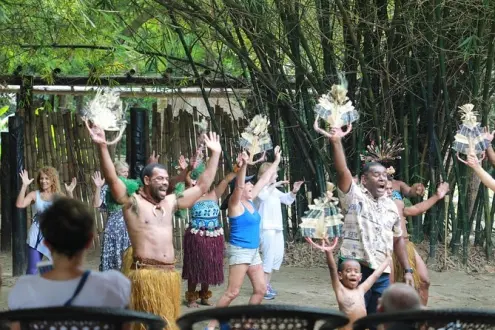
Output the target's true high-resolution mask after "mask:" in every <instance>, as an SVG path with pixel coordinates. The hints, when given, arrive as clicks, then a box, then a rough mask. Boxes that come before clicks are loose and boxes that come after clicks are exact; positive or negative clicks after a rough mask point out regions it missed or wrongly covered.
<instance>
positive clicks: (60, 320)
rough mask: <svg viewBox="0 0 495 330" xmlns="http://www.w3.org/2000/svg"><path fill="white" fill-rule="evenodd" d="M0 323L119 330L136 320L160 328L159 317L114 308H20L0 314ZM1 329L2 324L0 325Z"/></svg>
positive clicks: (48, 329) (55, 329)
mask: <svg viewBox="0 0 495 330" xmlns="http://www.w3.org/2000/svg"><path fill="white" fill-rule="evenodd" d="M0 322H1V323H3V324H4V325H5V324H6V323H7V322H19V323H20V326H21V330H96V329H98V330H120V329H122V326H123V325H124V324H126V323H131V322H135V323H140V324H142V325H144V326H146V327H147V328H148V329H150V330H161V329H163V328H165V327H166V322H165V321H164V320H163V319H162V318H161V317H159V316H156V315H152V314H148V313H142V312H136V311H131V310H128V309H118V308H94V307H53V308H36V309H20V310H13V311H6V312H1V313H0ZM2 329H3V327H2Z"/></svg>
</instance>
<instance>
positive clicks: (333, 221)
mask: <svg viewBox="0 0 495 330" xmlns="http://www.w3.org/2000/svg"><path fill="white" fill-rule="evenodd" d="M334 188H335V186H334V185H333V183H331V182H327V192H326V194H325V195H324V196H322V197H321V198H315V199H314V200H313V204H312V205H309V211H306V212H305V214H304V216H303V217H301V220H302V223H301V224H299V228H300V230H301V235H302V236H303V237H305V238H308V239H323V238H330V239H333V238H337V237H341V236H342V225H343V222H342V219H343V218H344V216H343V215H342V213H341V211H340V209H339V208H338V207H337V205H338V203H339V200H338V198H336V197H333V190H334Z"/></svg>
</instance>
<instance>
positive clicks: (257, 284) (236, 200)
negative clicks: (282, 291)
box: [208, 146, 281, 329]
mask: <svg viewBox="0 0 495 330" xmlns="http://www.w3.org/2000/svg"><path fill="white" fill-rule="evenodd" d="M280 156H281V153H280V147H278V146H277V147H276V148H275V161H274V162H273V163H272V165H271V166H270V167H269V168H268V170H266V172H265V173H263V175H262V176H261V177H260V178H258V181H257V182H256V184H255V185H253V184H252V183H251V182H250V178H249V179H247V180H246V168H247V165H248V156H247V154H246V153H245V152H243V154H242V160H241V162H240V164H239V165H240V169H239V172H237V178H236V180H235V187H234V189H233V192H232V193H231V195H230V198H229V200H228V216H229V223H230V240H229V243H230V244H229V247H228V250H227V253H228V259H229V277H228V285H227V290H226V291H225V292H224V294H223V295H222V297H220V299H219V300H218V302H217V304H216V307H226V306H229V305H230V303H231V302H232V301H233V300H234V299H235V298H236V297H237V296H238V295H239V291H240V289H241V286H242V283H243V282H244V277H245V276H246V274H247V276H248V277H249V279H250V280H251V283H252V285H253V294H252V296H251V298H250V299H249V304H252V305H253V304H255V305H256V304H261V302H262V301H263V296H264V295H265V292H266V283H265V275H264V272H263V268H262V262H261V257H260V253H259V246H260V220H261V217H260V215H259V213H258V211H256V208H255V207H254V204H253V201H252V200H253V199H255V198H256V196H258V193H259V192H260V191H261V189H262V188H263V187H264V186H266V185H267V184H268V183H269V181H270V177H271V176H272V174H273V173H274V172H275V171H276V170H277V168H278V164H279V163H280ZM215 325H216V321H212V322H210V324H209V325H208V328H209V329H212V328H214V327H215Z"/></svg>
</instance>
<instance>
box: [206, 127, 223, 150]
mask: <svg viewBox="0 0 495 330" xmlns="http://www.w3.org/2000/svg"><path fill="white" fill-rule="evenodd" d="M204 138H205V145H206V147H207V148H208V149H210V151H211V152H218V153H220V152H222V145H221V144H220V137H219V136H218V135H217V133H215V132H210V136H208V135H206V134H205V135H204Z"/></svg>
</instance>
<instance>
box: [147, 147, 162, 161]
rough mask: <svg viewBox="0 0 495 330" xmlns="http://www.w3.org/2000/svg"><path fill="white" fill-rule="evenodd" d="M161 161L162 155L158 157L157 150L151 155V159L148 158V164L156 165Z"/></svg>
mask: <svg viewBox="0 0 495 330" xmlns="http://www.w3.org/2000/svg"><path fill="white" fill-rule="evenodd" d="M159 159H160V155H158V154H157V153H156V152H155V150H153V152H152V153H151V155H150V157H149V158H148V164H155V163H158V160H159Z"/></svg>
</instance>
